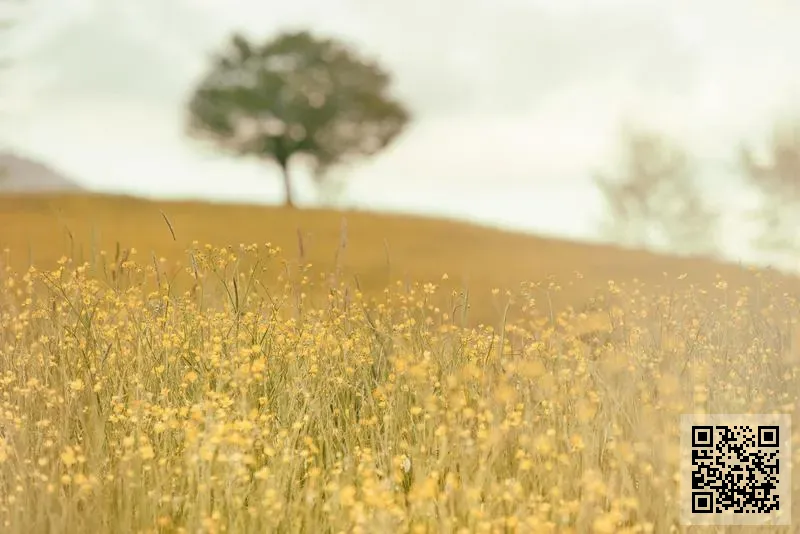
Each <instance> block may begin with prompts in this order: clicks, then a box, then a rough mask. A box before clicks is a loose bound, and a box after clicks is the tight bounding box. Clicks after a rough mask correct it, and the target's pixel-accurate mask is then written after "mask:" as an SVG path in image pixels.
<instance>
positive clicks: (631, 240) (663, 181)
mask: <svg viewBox="0 0 800 534" xmlns="http://www.w3.org/2000/svg"><path fill="white" fill-rule="evenodd" d="M622 147H623V158H622V164H621V169H620V173H619V175H618V176H617V177H616V178H614V179H610V178H608V177H606V176H603V175H599V176H597V177H596V178H595V182H596V184H597V186H598V188H599V189H600V191H601V192H602V193H603V195H604V197H605V200H606V203H607V205H608V209H609V212H610V213H609V220H608V221H607V224H606V228H605V230H606V232H607V233H608V234H609V235H611V236H612V237H613V238H615V239H617V240H619V241H621V242H622V243H623V244H625V245H627V246H634V247H648V246H653V245H655V246H656V247H658V248H666V249H668V250H672V251H676V252H681V253H693V254H698V253H699V254H713V253H716V252H717V247H716V239H715V237H716V235H715V234H716V224H715V223H716V217H717V215H716V214H715V213H714V212H713V210H711V209H710V208H709V207H708V206H707V205H706V204H705V202H704V200H703V197H702V195H701V192H700V190H699V188H698V187H697V184H696V180H695V177H696V174H695V166H694V164H693V162H692V161H691V159H690V157H689V155H688V154H687V153H686V151H685V150H683V149H682V148H681V147H679V146H678V145H676V144H675V143H674V142H672V141H670V140H668V139H666V138H664V137H662V136H661V135H659V134H657V133H655V132H653V131H649V130H646V129H642V128H627V129H625V130H624V131H623V136H622Z"/></svg>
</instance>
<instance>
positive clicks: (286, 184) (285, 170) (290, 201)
mask: <svg viewBox="0 0 800 534" xmlns="http://www.w3.org/2000/svg"><path fill="white" fill-rule="evenodd" d="M281 173H282V174H283V190H284V193H285V194H286V197H285V200H284V203H283V205H284V206H286V207H287V208H294V207H295V205H294V198H293V197H292V181H291V177H290V176H289V165H288V162H282V163H281Z"/></svg>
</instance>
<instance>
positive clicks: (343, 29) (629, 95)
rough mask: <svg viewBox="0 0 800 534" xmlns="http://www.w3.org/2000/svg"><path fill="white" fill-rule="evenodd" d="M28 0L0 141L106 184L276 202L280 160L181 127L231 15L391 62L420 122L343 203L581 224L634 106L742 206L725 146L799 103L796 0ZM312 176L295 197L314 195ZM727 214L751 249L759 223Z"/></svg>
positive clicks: (504, 222)
mask: <svg viewBox="0 0 800 534" xmlns="http://www.w3.org/2000/svg"><path fill="white" fill-rule="evenodd" d="M28 1H29V2H30V4H29V5H28V6H27V7H26V8H25V9H24V10H23V11H21V12H20V13H19V16H20V17H21V21H22V23H21V24H20V25H19V26H18V27H17V29H16V31H15V33H14V34H13V41H12V42H11V43H10V45H9V50H11V52H12V53H13V54H14V55H16V56H17V57H18V65H17V66H16V67H15V68H14V69H13V70H12V71H10V72H8V73H5V74H4V75H3V76H5V78H6V79H5V80H4V91H5V92H4V94H3V97H4V106H3V107H4V108H5V112H6V113H8V114H9V115H7V117H6V120H5V121H4V122H3V125H2V128H3V132H2V133H3V139H4V140H5V142H6V143H7V144H8V145H10V146H12V147H13V148H15V149H17V150H19V151H20V152H24V153H26V154H29V155H32V156H35V157H37V158H39V159H41V160H44V161H46V162H47V163H50V164H51V165H53V166H54V167H56V168H58V169H60V170H62V171H63V172H65V173H66V174H68V175H70V176H72V177H73V178H74V179H76V180H77V181H80V182H81V183H82V184H84V185H86V186H87V187H90V188H92V189H97V190H104V191H106V190H107V191H123V192H129V193H135V194H141V195H145V196H153V197H156V196H157V197H186V196H189V197H196V198H197V197H200V198H215V199H221V200H248V201H254V200H261V201H263V202H270V203H277V202H280V201H281V187H280V183H279V174H278V173H277V170H276V169H275V168H273V167H271V166H269V165H264V164H262V163H259V162H256V161H250V160H244V161H235V160H231V159H228V158H223V157H221V156H218V155H215V154H213V153H209V152H206V151H204V150H203V149H201V148H200V147H198V145H197V144H195V143H193V142H192V141H190V140H188V139H186V138H185V137H184V136H183V124H184V116H183V106H184V104H185V102H186V100H187V98H188V95H189V93H190V91H191V89H192V87H193V83H194V82H195V81H196V80H197V79H198V77H199V76H201V75H202V74H203V72H204V70H205V68H206V67H207V65H208V57H209V55H210V54H211V53H213V52H214V51H215V49H216V48H217V47H218V46H219V45H220V44H221V43H222V42H224V40H225V39H226V38H227V36H228V35H229V34H230V32H231V31H233V30H242V31H244V32H245V33H246V34H248V35H249V36H251V37H253V38H259V39H261V38H268V37H270V36H272V35H274V34H275V33H276V32H277V31H280V30H283V29H295V28H301V27H304V28H311V29H312V30H315V31H317V32H319V33H322V34H327V35H334V36H338V37H341V38H344V39H347V40H348V41H350V42H351V43H353V44H354V45H356V46H358V47H359V49H360V50H361V51H362V52H363V53H366V54H368V55H372V56H374V57H377V58H378V59H380V60H381V61H382V62H383V64H384V65H385V66H386V67H387V68H388V69H389V70H390V71H391V72H392V73H393V74H394V76H395V80H396V93H397V94H398V96H400V97H401V98H403V99H404V100H405V101H406V102H407V103H408V104H409V106H410V107H411V108H412V110H413V111H414V115H415V118H416V120H415V122H414V124H413V125H412V126H411V127H410V128H409V129H408V130H407V131H406V132H405V134H404V135H403V136H402V137H401V138H400V139H399V140H398V142H397V143H396V144H395V145H394V146H392V147H391V149H390V150H388V151H387V152H385V153H384V154H382V155H381V156H379V157H377V158H374V159H372V160H370V161H368V162H365V163H364V164H363V165H360V166H358V167H354V168H348V169H341V170H339V171H338V172H337V174H336V175H337V176H339V177H342V178H346V179H347V189H346V192H345V195H344V197H343V198H342V202H343V203H344V204H346V205H351V206H358V207H368V208H373V209H396V210H403V211H411V212H422V213H434V214H445V215H449V216H457V217H465V218H471V219H473V220H478V221H481V222H488V223H491V224H495V225H500V226H506V227H513V228H520V229H526V230H533V231H536V232H540V233H548V234H557V235H563V236H568V237H575V238H586V239H591V238H595V237H596V229H597V221H598V219H599V218H600V217H601V215H602V209H603V205H602V200H601V198H600V197H599V195H598V193H597V192H596V191H595V190H594V188H593V187H592V185H591V176H592V174H593V172H595V171H596V170H598V169H601V168H608V167H610V166H612V165H613V164H614V162H615V159H614V156H615V152H614V150H615V149H616V142H617V140H618V134H619V128H620V125H621V123H622V121H626V120H628V121H636V122H640V123H644V124H646V125H650V126H655V127H658V128H660V129H661V130H663V131H664V132H666V133H667V134H670V135H673V136H676V137H678V138H680V139H681V140H683V141H684V142H685V143H686V144H687V145H688V146H690V147H691V148H692V150H694V152H695V153H696V155H697V156H699V157H701V158H702V159H703V161H704V162H705V165H706V167H705V173H704V180H705V183H706V185H707V186H708V187H709V188H710V189H711V190H713V191H714V194H715V196H716V197H717V201H718V202H719V203H721V204H722V203H729V202H733V203H734V204H736V205H740V204H741V205H744V204H746V203H747V202H748V199H749V197H748V195H747V193H746V192H745V191H743V190H742V189H740V188H738V187H736V186H735V185H734V182H735V178H734V177H733V176H732V175H731V173H730V170H729V169H728V164H727V163H726V159H727V158H728V157H729V156H730V153H731V149H732V148H735V146H736V144H737V143H739V142H741V141H747V140H749V141H757V140H759V139H761V138H763V137H764V136H765V135H766V134H767V129H768V127H769V126H770V125H771V123H772V122H773V121H774V120H775V119H776V118H778V117H779V116H780V115H781V114H786V113H790V112H794V111H796V110H797V107H796V106H797V105H800V97H798V96H797V95H800V69H798V68H797V63H796V61H797V57H800V32H798V31H797V21H798V20H800V2H796V1H791V0H702V1H697V0H691V1H689V0H670V2H664V1H663V0H660V1H654V0H630V1H621V0H594V1H582V2H581V1H577V0H538V1H537V0H437V1H435V2H433V1H430V0H402V1H401V0H381V1H379V2H375V1H374V0H292V1H291V2H264V1H263V0H28ZM792 97H794V98H795V101H792ZM793 106H795V107H793ZM300 178H301V180H300V181H299V183H298V185H297V189H298V190H299V195H298V196H299V200H300V201H304V200H305V201H306V202H313V201H314V200H315V198H316V196H315V194H314V191H313V189H312V188H310V187H309V185H308V184H307V183H305V182H304V181H303V180H302V178H304V177H300ZM729 217H730V218H731V219H730V220H729V221H727V223H726V228H727V229H728V230H729V232H728V235H727V237H726V239H727V241H726V243H727V245H728V247H729V250H730V252H731V255H732V256H733V257H739V256H741V255H743V254H746V246H745V242H744V240H743V239H742V238H741V236H742V235H743V234H746V232H747V229H746V228H744V227H743V226H742V224H741V222H740V219H741V216H740V215H738V214H736V213H734V212H733V211H732V212H731V214H730V215H729Z"/></svg>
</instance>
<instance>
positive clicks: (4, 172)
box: [0, 152, 82, 194]
mask: <svg viewBox="0 0 800 534" xmlns="http://www.w3.org/2000/svg"><path fill="white" fill-rule="evenodd" d="M81 189H82V188H81V187H80V186H79V185H78V184H76V183H75V182H73V181H72V180H70V179H69V178H67V177H65V176H63V175H62V174H59V173H58V172H56V171H55V170H53V169H51V168H49V167H47V166H46V165H44V164H42V163H39V162H37V161H34V160H32V159H29V158H26V157H23V156H19V155H17V154H11V153H8V152H3V153H0V194H1V193H52V192H56V191H74V192H77V191H80V190H81Z"/></svg>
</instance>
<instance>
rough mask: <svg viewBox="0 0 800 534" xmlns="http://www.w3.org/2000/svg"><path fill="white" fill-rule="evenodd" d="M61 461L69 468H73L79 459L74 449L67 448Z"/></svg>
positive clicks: (62, 454)
mask: <svg viewBox="0 0 800 534" xmlns="http://www.w3.org/2000/svg"><path fill="white" fill-rule="evenodd" d="M61 461H62V462H63V464H64V465H66V466H67V467H72V466H73V465H75V462H77V461H78V459H77V458H76V457H75V451H73V450H72V447H66V448H65V449H64V451H63V452H62V453H61Z"/></svg>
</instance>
